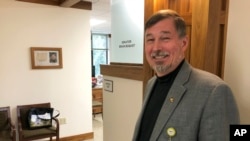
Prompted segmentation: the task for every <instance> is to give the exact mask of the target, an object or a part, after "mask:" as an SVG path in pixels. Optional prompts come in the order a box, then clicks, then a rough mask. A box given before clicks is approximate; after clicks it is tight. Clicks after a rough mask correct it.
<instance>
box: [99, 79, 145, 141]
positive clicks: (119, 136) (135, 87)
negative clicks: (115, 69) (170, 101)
mask: <svg viewBox="0 0 250 141" xmlns="http://www.w3.org/2000/svg"><path fill="white" fill-rule="evenodd" d="M105 80H111V81H113V92H110V91H105V90H104V91H103V101H104V103H103V110H104V111H103V116H104V117H103V119H104V120H103V136H104V137H103V139H104V141H131V140H132V136H133V133H134V127H135V124H136V121H137V118H138V116H139V113H140V110H141V107H142V97H143V96H142V81H136V80H130V79H124V78H117V77H111V76H104V85H105Z"/></svg>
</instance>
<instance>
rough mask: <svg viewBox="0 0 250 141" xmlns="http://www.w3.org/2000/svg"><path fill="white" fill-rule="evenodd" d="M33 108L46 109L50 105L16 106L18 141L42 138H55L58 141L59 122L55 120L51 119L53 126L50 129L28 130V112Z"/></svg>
mask: <svg viewBox="0 0 250 141" xmlns="http://www.w3.org/2000/svg"><path fill="white" fill-rule="evenodd" d="M33 107H47V108H50V103H40V104H31V105H18V106H17V121H18V133H19V141H30V140H36V139H42V138H50V141H52V138H53V137H56V141H59V121H58V119H57V118H53V122H54V123H55V125H53V126H52V127H46V128H39V129H29V125H28V120H27V119H28V112H29V110H30V108H33Z"/></svg>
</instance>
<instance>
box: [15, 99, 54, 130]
mask: <svg viewBox="0 0 250 141" xmlns="http://www.w3.org/2000/svg"><path fill="white" fill-rule="evenodd" d="M36 107H46V108H50V103H40V104H32V105H19V106H17V118H18V120H19V121H20V122H21V124H22V129H28V128H29V124H28V115H29V110H30V108H36Z"/></svg>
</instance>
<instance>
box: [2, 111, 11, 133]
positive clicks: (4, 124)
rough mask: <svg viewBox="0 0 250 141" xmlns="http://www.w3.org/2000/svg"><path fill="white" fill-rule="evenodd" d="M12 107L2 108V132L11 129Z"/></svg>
mask: <svg viewBox="0 0 250 141" xmlns="http://www.w3.org/2000/svg"><path fill="white" fill-rule="evenodd" d="M9 120H10V107H0V130H1V131H2V130H7V129H10V127H9V123H8V122H9Z"/></svg>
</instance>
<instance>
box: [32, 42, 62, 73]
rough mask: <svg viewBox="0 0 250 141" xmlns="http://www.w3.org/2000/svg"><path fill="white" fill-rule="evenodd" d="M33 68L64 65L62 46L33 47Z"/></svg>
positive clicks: (52, 67) (53, 67) (55, 67)
mask: <svg viewBox="0 0 250 141" xmlns="http://www.w3.org/2000/svg"><path fill="white" fill-rule="evenodd" d="M30 53H31V67H32V69H59V68H62V67H63V61H62V48H54V47H52V48H50V47H31V48H30Z"/></svg>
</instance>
